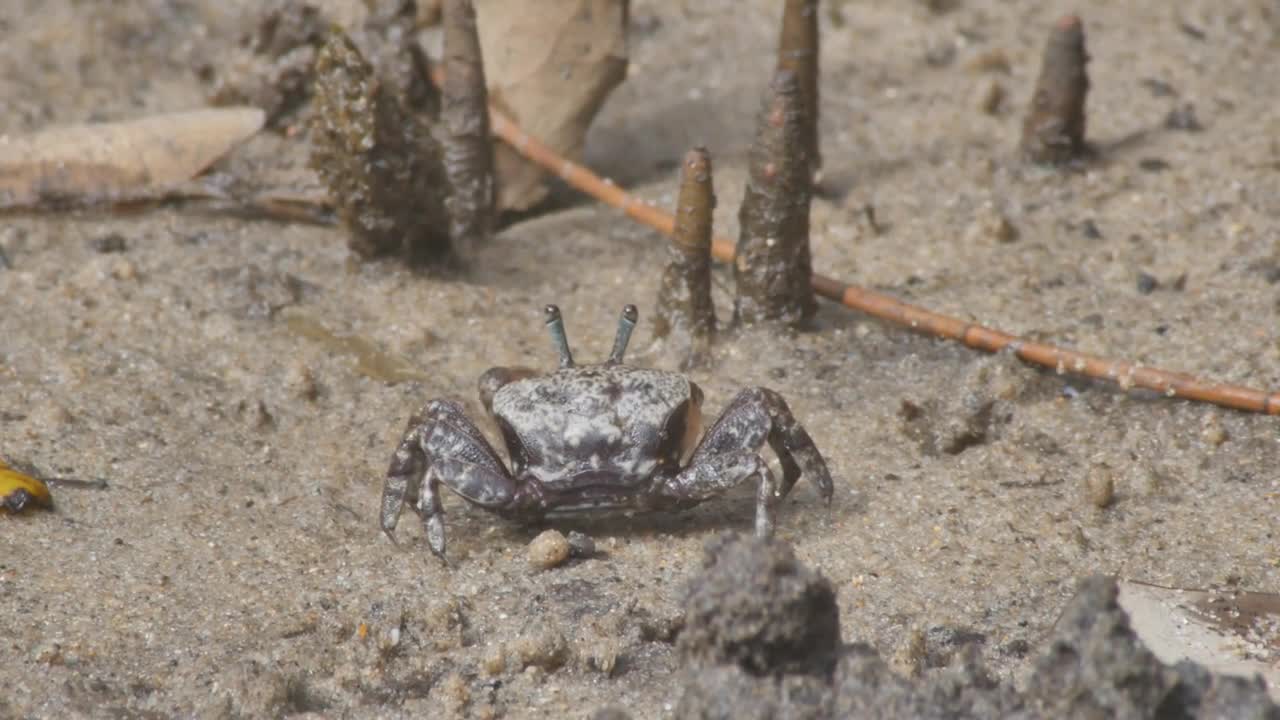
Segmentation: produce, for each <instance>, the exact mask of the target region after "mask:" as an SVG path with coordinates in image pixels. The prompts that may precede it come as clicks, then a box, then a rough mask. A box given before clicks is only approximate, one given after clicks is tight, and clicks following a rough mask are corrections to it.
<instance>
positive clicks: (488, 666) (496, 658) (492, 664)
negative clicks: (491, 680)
mask: <svg viewBox="0 0 1280 720" xmlns="http://www.w3.org/2000/svg"><path fill="white" fill-rule="evenodd" d="M482 665H483V666H484V671H485V672H486V673H488V674H489V675H491V676H497V675H501V674H502V673H503V672H504V671H505V670H506V669H507V649H506V648H505V647H504V646H503V645H502V643H498V644H497V645H494V646H493V647H491V648H489V651H488V652H486V653H485V655H484V661H483V662H482Z"/></svg>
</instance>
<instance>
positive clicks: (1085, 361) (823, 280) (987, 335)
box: [489, 105, 1280, 415]
mask: <svg viewBox="0 0 1280 720" xmlns="http://www.w3.org/2000/svg"><path fill="white" fill-rule="evenodd" d="M489 115H490V120H491V122H492V126H493V132H494V134H495V135H497V136H498V137H499V138H501V139H502V140H503V141H504V142H506V143H507V144H508V145H510V146H511V147H513V148H515V150H516V151H517V152H519V153H520V154H521V155H523V156H524V157H526V158H528V159H529V160H531V161H532V162H535V163H537V164H538V165H541V166H542V167H543V168H545V169H546V170H548V171H549V172H552V173H554V174H555V175H557V176H558V177H559V178H560V179H562V180H564V181H565V182H566V183H568V184H569V185H571V186H573V187H575V188H577V189H578V190H581V191H582V192H584V193H586V194H588V195H590V196H592V197H594V198H596V199H597V200H600V201H601V202H604V203H606V204H608V205H611V206H613V207H615V208H618V209H619V210H621V211H622V212H623V213H625V214H626V215H627V216H628V217H631V218H633V219H635V220H637V221H639V222H640V223H642V224H644V225H648V226H649V227H651V228H653V229H655V230H657V231H658V232H660V233H663V234H664V235H668V236H670V235H671V234H672V233H673V232H675V218H674V217H672V216H671V215H670V214H669V213H667V212H666V211H664V210H662V209H660V208H657V207H654V206H653V205H650V204H648V203H647V202H645V201H643V200H640V199H638V198H636V197H634V196H632V195H631V194H630V193H628V192H626V191H625V190H623V189H622V188H620V187H618V186H616V185H614V184H613V183H612V182H609V181H607V180H604V179H601V178H600V177H599V176H598V175H596V174H595V173H593V172H591V171H590V170H588V169H587V168H584V167H582V166H581V165H578V164H576V163H574V162H573V161H571V160H568V159H566V158H564V157H562V156H560V155H559V154H558V153H556V152H555V151H554V150H552V149H551V148H549V147H547V146H546V145H544V144H542V143H541V142H540V141H538V139H537V138H534V137H531V136H530V135H529V134H528V133H526V132H524V131H523V130H521V129H520V127H519V126H518V125H516V124H515V123H514V122H512V121H511V119H510V118H508V117H507V116H506V115H505V114H504V113H503V112H502V111H500V110H499V109H497V108H495V107H493V106H492V105H490V106H489ZM711 254H712V256H714V257H715V259H717V260H719V261H721V262H726V263H731V262H733V255H734V244H733V242H732V241H731V240H728V239H726V238H723V237H716V238H713V239H712V241H711ZM813 289H814V291H815V292H816V293H817V294H819V295H821V296H823V297H825V298H828V299H830V300H834V301H836V302H838V303H841V304H842V305H844V306H845V307H848V308H852V309H854V310H858V311H861V312H864V313H866V314H868V315H871V316H874V317H877V318H880V319H881V320H886V321H888V322H891V323H894V324H896V325H901V326H903V327H907V328H910V329H912V330H914V331H916V332H919V333H923V334H926V335H934V336H936V337H942V338H947V339H950V340H958V341H959V342H961V343H963V344H965V345H967V346H968V347H971V348H974V349H977V350H985V351H987V352H993V353H994V352H1000V351H1001V350H1005V349H1009V350H1012V351H1013V352H1014V354H1016V355H1017V356H1018V357H1019V358H1021V359H1023V360H1025V361H1027V362H1029V363H1034V364H1036V365H1041V366H1044V367H1047V368H1051V369H1053V370H1055V371H1056V372H1059V373H1071V374H1075V375H1083V376H1085V377H1091V378H1095V379H1098V380H1108V381H1111V382H1114V383H1116V384H1117V385H1119V386H1120V388H1121V389H1122V390H1129V389H1131V388H1144V389H1147V390H1154V391H1156V392H1158V393H1162V394H1164V395H1165V396H1167V397H1176V398H1183V399H1184V400H1197V401H1200V402H1207V403H1213V404H1215V405H1221V406H1223V407H1229V408H1234V409H1236V410H1247V411H1250V412H1258V413H1264V414H1267V415H1278V414H1280V392H1267V391H1264V390H1255V389H1253V388H1248V387H1244V386H1241V385H1230V384H1226V383H1216V382H1212V381H1208V380H1201V379H1199V378H1197V377H1194V376H1192V375H1187V374H1185V373H1179V372H1172V371H1169V370H1161V369H1159V368H1153V367H1143V366H1142V365H1140V364H1138V363H1132V362H1129V361H1127V360H1111V359H1109V358H1104V357H1098V356H1096V355H1088V354H1086V353H1081V352H1076V351H1074V350H1067V349H1065V348H1060V347H1057V346H1055V345H1049V344H1047V343H1038V342H1035V341H1032V340H1027V339H1025V338H1020V337H1018V336H1016V335H1011V334H1009V333H1006V332H1003V331H1001V330H997V329H994V328H989V327H986V326H984V325H979V324H978V323H973V322H969V321H967V320H960V319H958V318H953V317H949V316H947V315H942V314H940V313H936V312H933V311H932V310H926V309H924V308H922V307H917V306H915V305H911V304H908V303H905V302H902V301H901V300H896V299H894V298H892V297H889V296H888V295H883V294H881V293H877V292H874V291H872V290H867V289H865V288H861V287H858V286H856V285H849V284H846V283H843V282H840V281H839V280H835V279H833V278H829V277H826V276H824V275H818V274H814V276H813Z"/></svg>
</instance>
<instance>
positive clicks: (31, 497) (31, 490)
mask: <svg viewBox="0 0 1280 720" xmlns="http://www.w3.org/2000/svg"><path fill="white" fill-rule="evenodd" d="M29 505H39V506H40V507H46V508H47V507H53V497H52V496H51V495H49V487H48V486H47V485H45V484H44V483H43V482H41V481H40V480H37V479H36V478H33V477H31V476H30V475H24V474H22V473H20V472H18V471H17V470H14V469H13V468H11V467H9V466H8V465H6V464H5V462H4V461H3V460H0V511H7V512H15V513H16V512H22V511H23V510H24V509H25V508H26V507H28V506H29Z"/></svg>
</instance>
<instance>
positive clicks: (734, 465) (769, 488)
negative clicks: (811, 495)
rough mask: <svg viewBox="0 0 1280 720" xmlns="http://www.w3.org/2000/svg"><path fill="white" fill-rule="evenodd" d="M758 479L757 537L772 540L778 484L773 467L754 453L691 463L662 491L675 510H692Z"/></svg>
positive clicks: (729, 454) (740, 452)
mask: <svg viewBox="0 0 1280 720" xmlns="http://www.w3.org/2000/svg"><path fill="white" fill-rule="evenodd" d="M753 477H754V478H758V479H759V485H758V487H757V490H756V536H758V537H772V536H773V527H774V517H773V516H774V512H773V511H774V507H775V505H776V504H777V501H778V499H779V497H780V496H779V495H778V484H777V481H776V480H775V479H774V477H773V472H772V471H771V470H769V465H768V463H766V462H765V461H764V458H761V457H760V455H759V454H758V453H756V452H755V451H754V450H746V449H739V450H731V451H729V452H726V453H723V454H720V455H711V456H709V457H704V458H703V459H702V460H700V461H697V462H691V463H690V464H689V466H688V467H686V468H685V469H684V470H681V471H680V472H679V473H677V474H676V475H675V476H674V477H672V478H671V479H669V480H667V482H665V483H664V484H663V485H662V486H661V487H660V488H659V493H660V496H661V497H662V498H663V499H664V500H666V501H667V502H668V503H670V504H671V505H672V506H674V507H692V506H693V505H697V504H698V503H700V502H702V501H703V500H706V499H708V498H712V497H715V496H716V495H720V494H721V493H723V492H725V491H726V490H728V489H729V488H732V487H734V486H735V485H738V484H739V483H742V482H746V481H747V480H750V479H751V478H753Z"/></svg>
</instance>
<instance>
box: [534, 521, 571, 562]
mask: <svg viewBox="0 0 1280 720" xmlns="http://www.w3.org/2000/svg"><path fill="white" fill-rule="evenodd" d="M569 552H570V547H569V541H568V540H566V539H565V537H564V535H562V534H561V533H560V531H559V530H545V531H543V532H542V533H541V534H540V535H538V537H536V538H534V539H533V542H531V543H529V564H530V565H532V566H534V567H535V568H537V569H539V570H550V569H551V568H553V567H559V566H560V565H563V564H564V561H565V560H568V559H569Z"/></svg>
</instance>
